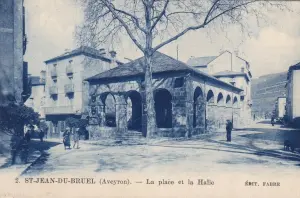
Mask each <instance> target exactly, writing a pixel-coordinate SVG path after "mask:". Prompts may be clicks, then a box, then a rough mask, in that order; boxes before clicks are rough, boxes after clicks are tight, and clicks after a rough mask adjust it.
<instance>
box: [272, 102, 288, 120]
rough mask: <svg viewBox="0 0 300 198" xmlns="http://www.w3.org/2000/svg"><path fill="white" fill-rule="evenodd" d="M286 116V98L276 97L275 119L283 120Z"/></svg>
mask: <svg viewBox="0 0 300 198" xmlns="http://www.w3.org/2000/svg"><path fill="white" fill-rule="evenodd" d="M285 115H286V97H278V98H277V101H276V103H275V117H276V118H283V117H284V116H285Z"/></svg>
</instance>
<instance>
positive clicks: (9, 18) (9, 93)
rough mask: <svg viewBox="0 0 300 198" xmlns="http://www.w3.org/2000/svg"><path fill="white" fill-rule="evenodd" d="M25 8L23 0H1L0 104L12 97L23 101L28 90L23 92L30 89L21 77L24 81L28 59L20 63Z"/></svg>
mask: <svg viewBox="0 0 300 198" xmlns="http://www.w3.org/2000/svg"><path fill="white" fill-rule="evenodd" d="M24 10H25V9H24V7H23V0H1V4H0V104H7V102H8V101H9V100H12V99H13V98H14V99H16V101H17V102H22V101H25V99H26V97H27V94H28V93H25V92H26V91H27V92H28V91H29V90H28V89H27V87H26V86H27V83H23V80H24V82H27V79H26V77H27V63H23V55H24V53H25V51H26V35H25V15H24ZM23 67H25V69H24V70H23ZM23 77H25V78H23ZM23 91H25V92H23ZM22 95H23V96H24V99H23V98H22Z"/></svg>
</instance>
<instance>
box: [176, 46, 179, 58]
mask: <svg viewBox="0 0 300 198" xmlns="http://www.w3.org/2000/svg"><path fill="white" fill-rule="evenodd" d="M176 48H177V49H176V51H177V60H178V51H179V49H178V44H177V47H176Z"/></svg>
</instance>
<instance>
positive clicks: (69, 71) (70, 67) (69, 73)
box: [66, 65, 73, 76]
mask: <svg viewBox="0 0 300 198" xmlns="http://www.w3.org/2000/svg"><path fill="white" fill-rule="evenodd" d="M66 74H67V75H68V76H69V75H72V74H73V67H72V65H68V66H67V67H66Z"/></svg>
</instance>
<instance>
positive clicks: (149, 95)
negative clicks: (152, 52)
mask: <svg viewBox="0 0 300 198" xmlns="http://www.w3.org/2000/svg"><path fill="white" fill-rule="evenodd" d="M151 58H152V57H151V56H149V55H147V54H146V53H145V91H146V92H145V95H146V107H147V109H146V113H147V137H148V138H152V137H153V135H154V133H155V131H156V115H155V109H154V97H153V87H152V71H151V68H152V61H151Z"/></svg>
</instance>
